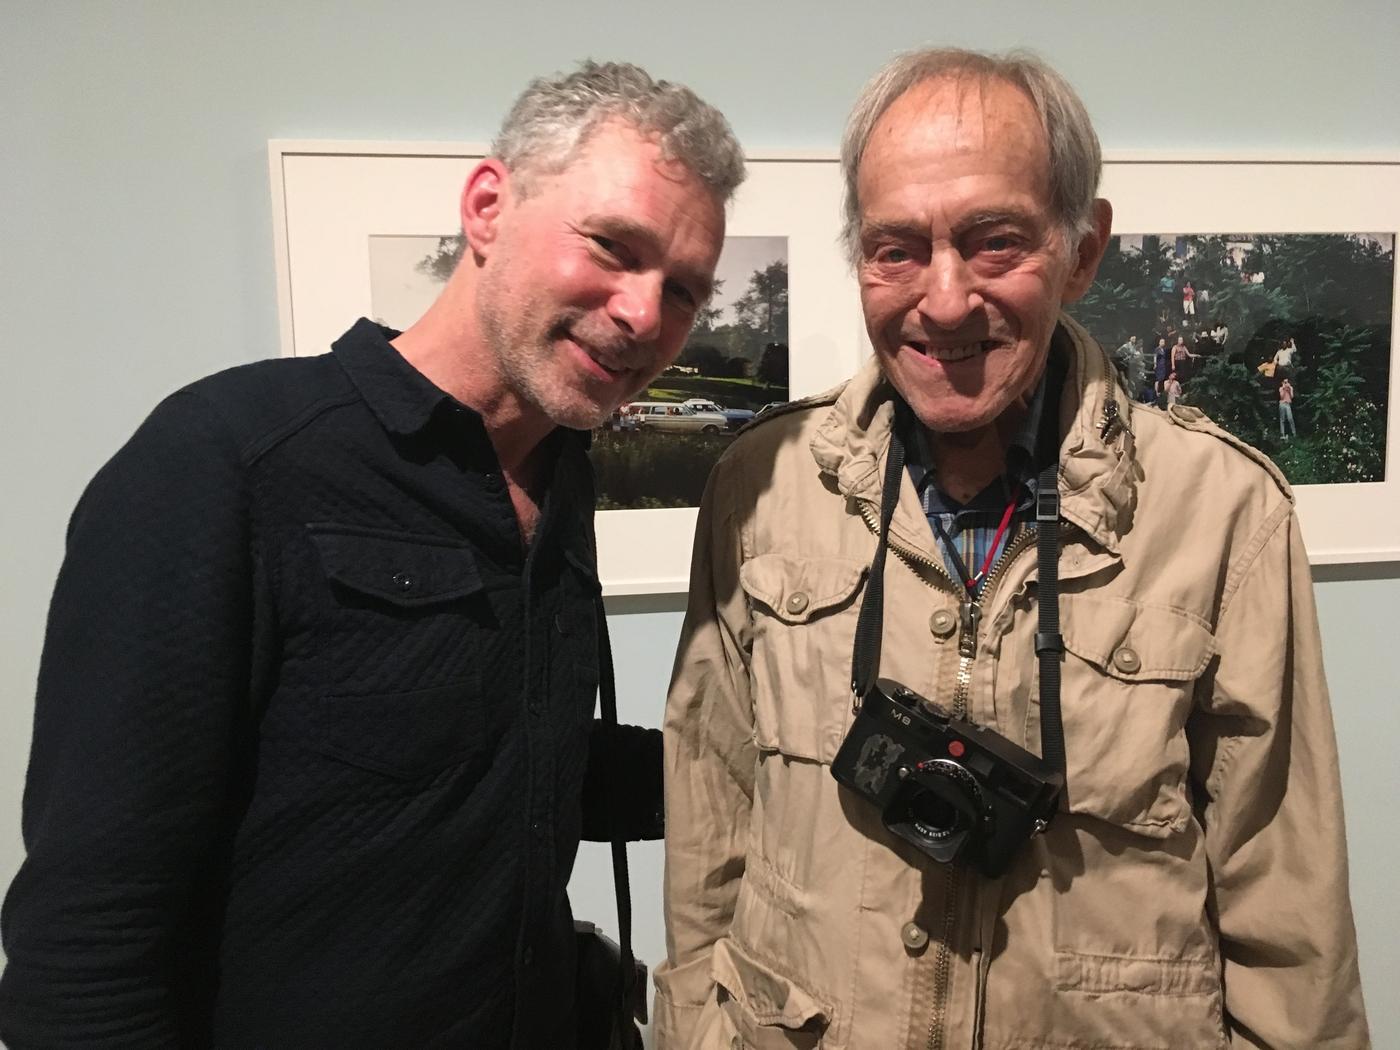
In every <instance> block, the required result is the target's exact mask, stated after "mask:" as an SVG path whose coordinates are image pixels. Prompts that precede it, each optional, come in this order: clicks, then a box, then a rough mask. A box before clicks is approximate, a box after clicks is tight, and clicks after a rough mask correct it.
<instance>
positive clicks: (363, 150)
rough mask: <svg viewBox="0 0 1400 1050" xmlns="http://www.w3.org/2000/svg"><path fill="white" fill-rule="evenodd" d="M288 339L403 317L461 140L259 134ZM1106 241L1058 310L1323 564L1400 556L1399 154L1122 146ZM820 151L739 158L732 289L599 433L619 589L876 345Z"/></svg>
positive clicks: (647, 586)
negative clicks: (1226, 442) (1251, 459)
mask: <svg viewBox="0 0 1400 1050" xmlns="http://www.w3.org/2000/svg"><path fill="white" fill-rule="evenodd" d="M269 154H270V163H271V173H272V188H273V203H274V224H275V225H274V229H275V235H276V247H277V267H278V285H279V288H278V292H279V307H280V314H281V324H282V349H283V352H284V353H287V354H307V353H322V352H324V351H325V350H326V349H328V348H329V346H330V343H331V341H332V340H334V339H335V338H336V337H337V336H339V335H340V333H341V332H342V331H344V330H345V329H346V328H347V327H348V326H349V324H350V322H351V321H353V320H354V319H355V318H356V317H358V316H361V315H364V316H369V317H376V318H379V319H381V320H382V321H384V323H386V324H389V325H391V326H395V327H401V326H403V325H405V324H407V323H408V322H410V321H412V320H413V319H414V318H416V317H417V315H418V314H419V313H421V312H422V309H423V308H424V307H426V305H427V303H428V302H431V300H432V297H433V296H434V295H435V294H436V289H437V288H438V287H440V285H441V281H442V279H444V278H445V275H446V273H448V272H450V267H451V265H453V263H454V261H455V251H456V250H457V249H458V248H459V245H458V244H456V243H455V238H456V234H457V218H456V204H457V195H458V193H459V191H460V189H461V184H462V181H463V179H464V177H465V175H466V173H467V171H468V170H469V169H470V167H471V165H472V164H473V163H474V162H475V161H476V160H477V159H479V158H480V157H481V156H482V148H481V147H473V146H462V145H459V144H450V143H449V144H421V143H420V144H389V143H347V142H289V141H274V142H272V143H270V145H269ZM1102 192H1103V195H1104V196H1105V197H1107V198H1108V199H1109V200H1110V201H1111V202H1112V203H1113V206H1114V219H1113V227H1114V239H1113V241H1112V243H1111V244H1110V246H1109V250H1108V253H1107V254H1106V256H1105V259H1104V263H1103V266H1102V267H1101V269H1100V272H1099V277H1098V279H1097V280H1096V282H1095V285H1094V287H1093V288H1092V289H1091V290H1090V292H1089V293H1088V294H1087V295H1086V296H1085V297H1084V299H1083V300H1082V301H1081V302H1080V303H1078V304H1076V305H1075V306H1073V307H1072V308H1071V312H1073V313H1074V314H1075V315H1076V316H1077V317H1078V318H1079V319H1080V320H1081V321H1082V322H1084V323H1085V324H1086V326H1087V327H1088V328H1089V330H1090V331H1091V332H1093V333H1094V335H1095V336H1096V337H1097V338H1098V339H1099V341H1100V342H1101V343H1102V344H1103V345H1104V347H1105V349H1107V350H1109V351H1110V352H1112V353H1113V355H1114V356H1115V358H1116V359H1117V360H1118V362H1119V365H1120V368H1122V369H1123V370H1124V372H1125V374H1127V375H1128V376H1129V377H1130V382H1131V383H1132V385H1133V386H1134V388H1135V389H1136V390H1137V391H1138V394H1139V400H1140V401H1142V402H1144V403H1155V404H1157V405H1159V406H1162V407H1165V405H1166V404H1167V402H1168V401H1172V402H1180V403H1181V404H1185V405H1194V406H1197V407H1199V408H1201V409H1202V410H1204V411H1205V412H1206V413H1207V414H1208V415H1210V416H1211V418H1212V419H1215V420H1216V421H1217V422H1219V423H1221V424H1222V425H1224V426H1226V427H1227V428H1228V429H1231V430H1233V431H1234V432H1235V433H1237V434H1238V435H1239V436H1241V437H1242V438H1243V439H1244V440H1246V441H1248V442H1249V443H1250V444H1252V445H1255V446H1256V447H1259V448H1262V449H1263V450H1264V451H1265V452H1267V453H1268V454H1269V455H1270V456H1271V457H1272V458H1273V459H1274V460H1275V462H1276V463H1278V465H1279V466H1280V468H1281V469H1282V470H1283V472H1284V474H1285V475H1286V476H1287V477H1288V478H1289V480H1290V482H1291V483H1292V484H1293V487H1294V491H1295V493H1296V495H1297V501H1298V513H1299V517H1300V519H1301V521H1302V526H1303V534H1304V538H1305V541H1306V542H1307V546H1308V553H1309V557H1310V558H1311V560H1312V561H1313V563H1314V564H1336V563H1351V562H1371V561H1392V560H1400V526H1397V525H1396V522H1397V521H1400V474H1397V456H1400V415H1398V414H1400V368H1397V367H1396V364H1395V360H1394V359H1395V347H1396V333H1395V323H1394V313H1395V303H1396V301H1397V288H1400V281H1398V280H1397V278H1398V276H1400V275H1397V271H1396V267H1395V240H1396V235H1397V233H1400V160H1396V159H1393V158H1378V159H1371V158H1356V159H1345V158H1336V159H1307V160H1299V159H1296V158H1294V159H1289V158H1271V157H1251V158H1240V157H1232V156H1193V157H1181V156H1171V155H1162V154H1144V153H1110V154H1109V155H1108V157H1107V160H1106V163H1105V165H1104V180H1103V190H1102ZM840 200H841V186H840V172H839V168H838V165H837V163H836V159H835V157H834V155H832V154H830V153H824V152H822V153H784V154H774V155H770V156H760V157H757V158H754V159H752V160H751V162H750V175H749V179H748V181H747V182H746V183H745V184H744V186H743V187H742V188H741V190H740V192H739V196H738V199H737V200H736V202H735V205H734V207H733V209H732V212H731V219H730V224H729V229H728V233H729V237H728V239H727V240H726V244H725V252H724V256H723V258H722V259H721V262H720V271H719V274H718V276H719V278H720V280H721V281H722V283H721V285H720V288H719V292H718V293H717V295H716V297H715V300H714V301H713V302H712V303H711V307H710V310H709V311H708V312H707V314H706V315H705V316H703V317H702V318H701V321H700V322H699V323H698V324H697V326H696V330H695V332H694V333H693V334H692V336H691V339H690V342H689V343H688V344H687V347H686V349H685V351H683V352H682V355H681V357H680V358H679V359H678V360H677V362H676V365H675V367H673V368H672V369H670V370H668V372H667V373H666V374H663V375H662V376H661V377H660V378H659V379H658V380H657V382H656V383H655V384H653V386H652V387H651V388H650V389H649V390H648V391H646V392H645V393H644V394H643V395H641V396H640V397H639V398H638V401H637V402H636V403H634V404H633V405H631V406H628V409H627V410H626V411H624V412H620V413H618V414H617V415H616V416H614V418H613V419H612V420H610V421H609V423H608V424H607V426H605V427H604V428H603V429H602V430H600V431H599V432H598V433H597V434H596V435H595V441H594V450H595V454H594V462H595V466H596V468H597V470H598V476H599V483H600V506H601V507H602V508H604V509H602V510H600V512H599V516H598V545H599V558H600V569H601V572H602V576H603V582H604V588H605V590H606V592H607V593H608V594H646V593H661V592H670V591H682V590H684V589H685V587H686V584H687V577H688V572H689V562H690V546H691V537H692V532H693V529H694V521H695V510H694V507H695V504H696V503H697V502H698V499H699V494H700V491H701V488H702V487H703V485H704V480H705V476H706V475H707V473H708V470H709V465H710V464H711V463H713V461H714V458H715V457H716V456H717V455H718V453H719V452H720V451H721V450H722V449H723V447H724V446H725V445H726V444H727V442H728V440H729V439H730V437H731V436H732V433H733V430H734V429H735V427H736V426H737V425H741V424H742V422H743V421H744V420H745V419H747V418H749V417H748V413H757V412H759V411H762V410H763V409H764V408H766V407H768V406H771V405H772V404H774V403H781V402H783V401H787V400H790V399H792V398H797V397H802V396H805V395H807V394H811V393H815V392H818V391H821V390H824V389H826V388H827V387H829V386H832V385H834V384H836V383H838V382H840V381H841V380H842V379H844V378H846V377H847V376H849V375H850V374H851V373H853V372H854V371H855V370H856V369H857V368H858V367H859V365H860V363H861V361H862V360H864V359H865V357H866V355H867V354H868V353H869V346H868V343H867V341H866V337H865V334H864V326H863V324H862V322H861V318H860V309H859V300H858V296H857V292H856V286H855V281H854V278H853V277H852V276H851V274H850V272H849V269H848V268H847V266H846V264H845V261H844V259H843V257H842V254H841V251H840V247H839V244H838V241H837V238H838V232H839V221H840V220H839V207H840Z"/></svg>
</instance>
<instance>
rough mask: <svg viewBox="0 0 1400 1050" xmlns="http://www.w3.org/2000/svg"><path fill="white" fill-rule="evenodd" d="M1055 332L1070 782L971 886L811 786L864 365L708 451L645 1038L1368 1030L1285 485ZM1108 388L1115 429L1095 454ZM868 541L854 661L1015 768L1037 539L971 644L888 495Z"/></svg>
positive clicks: (873, 396)
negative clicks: (1049, 811) (868, 655)
mask: <svg viewBox="0 0 1400 1050" xmlns="http://www.w3.org/2000/svg"><path fill="white" fill-rule="evenodd" d="M1061 331H1062V335H1061V339H1062V340H1063V341H1065V342H1067V343H1068V344H1069V345H1070V346H1072V353H1071V354H1070V357H1071V363H1070V368H1069V377H1068V379H1067V381H1066V384H1065V391H1064V395H1063V398H1062V404H1061V413H1060V415H1061V418H1060V423H1061V433H1062V434H1063V441H1062V445H1061V453H1060V482H1059V489H1060V494H1061V499H1062V512H1063V516H1064V518H1065V519H1066V520H1067V521H1068V522H1069V523H1070V524H1069V526H1068V527H1067V528H1066V529H1064V530H1063V531H1062V536H1063V539H1062V547H1061V555H1060V578H1061V581H1062V584H1061V586H1062V597H1061V600H1060V607H1061V613H1060V614H1061V618H1062V623H1063V628H1062V629H1063V633H1064V642H1065V647H1066V653H1065V656H1064V663H1063V689H1062V695H1063V701H1062V702H1063V708H1064V729H1065V741H1066V749H1067V752H1068V756H1067V763H1068V769H1067V776H1068V788H1067V797H1066V801H1065V802H1064V803H1063V804H1062V811H1061V812H1060V814H1059V815H1058V816H1057V818H1056V819H1055V820H1054V821H1053V822H1052V824H1051V826H1050V828H1049V830H1048V831H1047V832H1046V833H1045V834H1043V835H1039V836H1037V837H1035V838H1034V839H1033V840H1032V841H1031V843H1030V844H1029V845H1028V846H1027V847H1025V848H1024V850H1023V851H1022V853H1021V854H1020V855H1019V857H1018V859H1017V860H1016V862H1014V864H1013V866H1012V868H1011V870H1010V871H1009V872H1008V873H1007V874H1006V875H1005V876H1003V877H1002V878H1000V879H997V880H989V879H986V878H983V877H981V876H978V875H976V874H974V873H972V872H970V871H967V870H964V869H960V868H956V867H950V866H944V865H940V864H937V863H934V862H932V861H928V860H926V859H925V858H924V857H923V856H922V855H921V854H919V853H918V852H917V851H915V850H913V849H912V848H911V847H909V846H907V845H906V844H904V843H903V842H902V841H900V840H898V839H896V838H894V837H893V836H892V835H891V834H890V833H889V832H888V831H886V829H885V828H884V826H883V825H882V824H881V821H880V815H879V813H877V812H876V811H875V809H874V807H873V806H871V805H870V804H869V803H867V802H866V801H864V800H863V799H861V798H859V797H857V796H855V795H854V794H852V793H851V792H849V791H848V790H847V789H845V788H842V787H839V786H838V785H837V783H836V782H835V781H834V780H833V779H832V776H831V761H832V758H833V757H834V756H835V754H836V751H837V749H838V747H839V746H840V744H841V741H842V739H843V737H844V736H845V734H846V731H847V728H848V727H849V725H850V722H851V719H852V717H853V716H852V705H851V695H850V670H851V646H852V638H853V632H854V629H855V623H856V616H857V611H858V608H859V604H860V597H861V593H862V590H863V586H864V580H865V574H866V572H867V569H868V567H869V565H870V562H871V557H872V555H873V553H874V550H875V542H876V537H875V528H876V527H877V524H878V508H879V503H880V486H881V479H882V470H883V462H884V458H885V455H886V451H887V448H888V442H889V429H890V420H891V415H892V406H891V403H890V401H889V400H888V396H889V395H888V388H887V387H886V386H885V385H884V384H883V383H881V382H880V378H879V373H878V371H877V370H876V369H875V368H874V366H873V365H872V366H871V367H869V368H867V369H866V370H865V371H863V372H862V373H861V374H860V375H858V376H857V377H856V378H855V379H853V380H852V381H851V382H849V383H848V384H846V385H845V387H844V388H843V389H840V390H838V391H835V392H833V393H832V394H830V395H827V396H825V397H822V398H815V399H813V400H812V401H810V402H807V403H805V404H803V405H801V406H798V407H796V408H795V409H793V410H790V411H786V412H784V413H782V414H780V415H779V416H778V417H776V418H774V419H772V420H771V421H768V422H763V423H760V424H759V425H757V426H755V427H754V428H753V429H752V430H751V431H750V432H748V433H747V434H745V435H744V436H742V437H741V438H739V439H738V440H737V441H736V442H735V443H734V445H733V447H732V448H731V449H730V450H729V451H728V452H727V453H726V455H725V456H724V457H723V458H722V459H721V461H720V463H719V464H718V466H717V467H716V468H715V471H714V474H713V475H712V477H711V479H710V484H709V488H708V491H707V493H706V496H705V500H704V503H703V506H702V508H701V511H700V520H699V526H698V531H697V535H696V551H695V561H694V569H693V573H692V579H691V592H690V608H689V612H688V614H687V618H686V623H685V628H684V632H683V636H682V640H681V646H680V651H679V653H678V655H677V661H676V668H675V675H674V679H673V682H672V686H671V692H670V697H669V700H668V703H667V711H666V722H665V733H666V810H667V812H666V824H667V845H666V907H667V921H668V948H669V959H668V961H667V962H666V963H664V964H663V965H662V966H661V967H660V968H659V970H658V972H657V975H656V984H657V1000H656V1024H657V1028H656V1031H657V1036H658V1041H659V1046H660V1047H661V1048H662V1050H698V1048H704V1050H712V1048H713V1050H719V1048H724V1050H730V1048H739V1047H752V1048H761V1050H767V1048H775V1047H780V1048H784V1050H790V1048H794V1047H797V1048H812V1047H823V1048H830V1050H891V1048H900V1047H904V1048H910V1050H914V1048H919V1050H952V1048H969V1047H976V1048H985V1050H1013V1048H1015V1050H1031V1048H1035V1050H1046V1048H1053V1050H1069V1048H1084V1050H1148V1048H1151V1050H1198V1048H1199V1050H1205V1048H1224V1047H1232V1048H1239V1047H1274V1048H1283V1047H1295V1048H1300V1050H1301V1048H1308V1050H1316V1048H1322V1047H1331V1048H1343V1047H1345V1048H1347V1050H1353V1048H1356V1047H1364V1046H1366V1045H1368V1036H1367V1030H1366V1021H1365V1015H1364V1011H1363V1007H1362V1002H1361V990H1360V982H1359V978H1358V972H1357V958H1356V944H1355V934H1354V931H1353V926H1352V916H1351V906H1350V902H1349V899H1348V891H1347V865H1346V845H1345V840H1344V833H1343V826H1342V806H1341V796H1340V788H1339V784H1338V774H1337V760H1336V748H1335V742H1334V739H1333V732H1332V724H1331V715H1330V711H1329V708H1328V699H1327V686H1326V682H1325V681H1324V678H1323V670H1322V659H1321V651H1320V641H1319V637H1318V629H1317V620H1316V614H1315V611H1314V606H1313V594H1312V583H1311V578H1310V575H1309V568H1308V562H1307V557H1306V554H1305V552H1304V550H1303V544H1302V541H1301V538H1300V535H1299V531H1298V524H1297V520H1296V518H1295V517H1294V514H1293V506H1292V497H1291V493H1290V492H1289V489H1288V486H1287V484H1286V483H1285V481H1284V479H1283V478H1282V476H1281V475H1280V474H1279V473H1278V471H1277V470H1276V469H1275V468H1274V467H1273V466H1272V465H1271V464H1270V463H1269V462H1268V461H1267V460H1266V459H1264V458H1263V457H1262V456H1261V455H1260V454H1258V453H1257V452H1255V451H1253V450H1252V449H1249V448H1247V447H1245V446H1243V445H1242V444H1241V443H1240V442H1238V441H1236V440H1235V439H1233V438H1231V437H1230V436H1229V435H1227V434H1225V433H1224V432H1223V431H1221V430H1220V429H1218V428H1217V427H1215V426H1214V425H1212V424H1211V423H1210V422H1209V421H1208V420H1206V419H1205V418H1204V417H1202V416H1201V415H1200V413H1199V412H1198V411H1196V410H1193V409H1189V408H1185V407H1182V406H1177V407H1175V408H1174V409H1173V410H1172V412H1171V413H1170V414H1167V413H1163V412H1159V411H1157V410H1155V409H1153V410H1137V411H1130V410H1131V408H1132V403H1131V400H1130V399H1129V398H1128V396H1127V395H1126V394H1125V393H1124V391H1122V390H1121V389H1119V387H1118V384H1117V382H1116V379H1115V378H1114V374H1113V372H1112V369H1111V367H1110V366H1109V364H1108V360H1107V358H1106V356H1105V355H1104V354H1103V352H1102V351H1101V350H1100V349H1099V348H1098V347H1097V346H1096V345H1095V344H1094V343H1093V342H1092V341H1091V340H1090V339H1089V337H1088V336H1087V334H1086V333H1084V331H1083V330H1082V329H1081V328H1079V327H1078V326H1077V325H1075V324H1074V323H1073V322H1071V321H1068V320H1065V321H1064V322H1063V324H1062V329H1061ZM1066 337H1067V338H1066ZM1109 399H1113V400H1115V401H1116V402H1117V405H1118V409H1119V411H1120V412H1121V413H1122V418H1123V421H1124V422H1125V423H1126V427H1111V428H1109V430H1108V432H1107V435H1106V436H1105V433H1104V429H1103V427H1102V423H1103V420H1104V418H1105V405H1106V403H1107V401H1108V400H1109ZM890 535H891V540H890V542H891V557H890V558H889V560H888V563H887V566H886V573H885V591H886V597H885V610H886V612H885V624H884V631H885V633H884V647H883V656H882V662H881V674H883V675H885V676H888V677H891V678H894V679H896V680H898V681H900V682H902V683H904V684H905V685H907V686H909V687H910V688H912V689H914V690H916V691H917V692H919V693H922V694H923V695H924V696H927V697H930V698H933V699H934V700H936V701H937V702H939V703H940V704H941V705H942V706H944V707H945V708H948V709H958V708H961V709H964V710H965V711H966V714H967V717H969V718H970V719H971V720H973V721H975V722H977V723H980V724H982V725H985V726H989V727H994V728H995V729H996V731H997V732H998V733H1000V734H1002V735H1003V736H1005V737H1007V738H1008V739H1010V740H1012V741H1013V742H1015V743H1016V744H1018V745H1020V746H1022V747H1025V748H1028V749H1029V750H1032V751H1035V752H1037V753H1038V752H1039V751H1040V724H1039V699H1038V690H1037V685H1038V681H1037V680H1038V677H1039V673H1038V669H1037V662H1036V656H1035V653H1034V643H1033V635H1034V632H1035V630H1036V600H1035V593H1036V588H1035V580H1036V575H1037V574H1036V557H1035V546H1034V543H1033V542H1029V543H1026V542H1024V541H1018V544H1017V548H1016V550H1015V552H1014V553H1011V554H1010V555H1008V557H1006V558H1005V559H1003V562H1002V564H1001V566H1000V567H999V568H998V569H996V570H995V577H994V578H993V579H992V580H991V581H990V582H989V584H988V587H987V592H986V595H985V597H984V600H983V608H984V611H983V615H982V617H981V621H980V625H978V626H977V627H975V634H976V637H975V639H974V641H975V654H974V655H973V656H972V657H971V658H970V659H969V658H965V657H963V656H960V641H962V639H960V633H961V630H962V628H961V627H960V624H959V616H958V607H959V596H958V594H957V593H956V591H955V585H954V584H953V582H952V581H951V580H950V579H949V578H948V577H947V575H946V573H945V572H944V570H943V568H942V559H941V557H940V556H939V553H938V550H937V547H936V545H935V542H934V539H933V535H932V532H931V530H930V529H929V526H928V523H927V520H926V519H925V517H924V514H923V512H922V510H921V509H920V506H919V503H918V500H917V497H916V495H915V493H914V491H913V488H912V486H911V485H910V484H909V482H908V480H907V479H906V481H905V483H904V487H903V491H902V492H901V495H900V500H899V504H898V508H897V510H896V513H895V516H894V521H893V524H892V527H891V533H890ZM1027 539H1029V537H1027Z"/></svg>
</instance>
